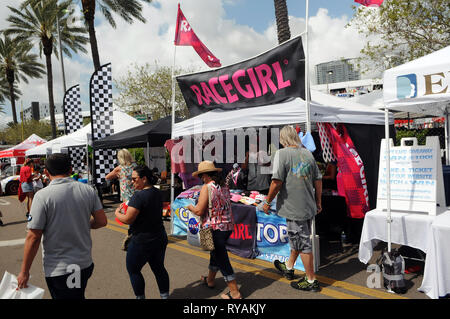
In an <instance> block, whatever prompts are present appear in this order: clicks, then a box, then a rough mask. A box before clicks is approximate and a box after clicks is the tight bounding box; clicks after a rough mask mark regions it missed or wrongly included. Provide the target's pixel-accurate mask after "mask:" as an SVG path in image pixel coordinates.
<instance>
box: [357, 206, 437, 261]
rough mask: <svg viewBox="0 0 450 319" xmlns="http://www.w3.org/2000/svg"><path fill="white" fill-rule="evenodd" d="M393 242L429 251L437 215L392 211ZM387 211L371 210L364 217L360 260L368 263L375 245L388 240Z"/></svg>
mask: <svg viewBox="0 0 450 319" xmlns="http://www.w3.org/2000/svg"><path fill="white" fill-rule="evenodd" d="M391 218H392V223H391V242H392V243H396V244H400V245H406V246H410V247H414V248H418V249H420V250H422V251H423V252H425V253H426V252H427V248H428V247H427V243H428V238H430V234H431V224H432V223H433V221H434V219H435V217H434V216H430V215H426V214H421V213H404V212H402V213H400V212H391ZM387 233H388V223H387V212H383V211H379V210H371V211H370V212H367V213H366V216H365V217H364V225H363V229H362V233H361V240H360V243H359V254H358V257H359V260H360V261H361V262H363V263H365V264H367V263H368V262H369V260H370V258H371V257H372V253H373V247H374V246H375V245H376V244H377V242H379V241H385V242H387V238H388V236H387Z"/></svg>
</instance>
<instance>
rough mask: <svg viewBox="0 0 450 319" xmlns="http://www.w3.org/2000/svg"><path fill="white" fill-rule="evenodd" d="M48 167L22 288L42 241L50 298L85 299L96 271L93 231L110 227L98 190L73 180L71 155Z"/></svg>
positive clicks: (33, 216)
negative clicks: (86, 289) (93, 253)
mask: <svg viewBox="0 0 450 319" xmlns="http://www.w3.org/2000/svg"><path fill="white" fill-rule="evenodd" d="M45 166H46V169H45V170H46V172H45V173H46V174H47V175H48V176H49V177H50V180H51V182H50V184H49V185H48V186H47V187H45V188H43V189H42V190H40V191H39V192H38V193H37V194H36V196H35V197H34V201H33V204H32V206H31V212H30V217H29V218H28V234H27V238H26V241H25V248H24V258H23V262H22V268H21V272H20V274H19V276H18V277H17V281H18V288H19V289H21V288H26V287H27V283H28V279H29V270H30V268H31V265H32V263H33V260H34V257H35V256H36V253H37V251H38V249H39V245H40V243H41V237H42V238H43V240H42V246H43V249H42V259H43V264H44V273H45V279H46V282H47V286H48V288H49V291H50V294H51V296H52V298H53V299H73V298H75V299H84V290H85V288H86V285H87V281H88V279H89V277H90V276H91V274H92V271H93V267H94V264H93V262H92V255H91V250H92V240H91V233H90V230H91V229H97V228H101V227H104V226H106V224H107V219H106V215H105V212H104V211H103V206H102V204H101V202H100V200H99V198H98V196H97V194H96V192H95V190H94V189H93V188H92V187H91V186H88V185H86V184H83V183H80V182H77V181H75V180H73V179H72V178H70V174H71V160H70V157H69V156H67V155H66V154H61V153H57V154H52V155H50V156H49V157H48V158H47V161H46V163H45Z"/></svg>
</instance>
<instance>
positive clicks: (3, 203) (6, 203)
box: [0, 199, 11, 206]
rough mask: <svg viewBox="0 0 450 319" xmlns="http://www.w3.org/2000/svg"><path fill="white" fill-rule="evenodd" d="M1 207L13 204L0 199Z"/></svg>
mask: <svg viewBox="0 0 450 319" xmlns="http://www.w3.org/2000/svg"><path fill="white" fill-rule="evenodd" d="M0 205H2V206H7V205H11V203H10V202H8V201H7V200H4V199H0Z"/></svg>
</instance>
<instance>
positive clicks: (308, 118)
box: [305, 0, 320, 272]
mask: <svg viewBox="0 0 450 319" xmlns="http://www.w3.org/2000/svg"><path fill="white" fill-rule="evenodd" d="M308 20H309V0H306V15H305V25H306V27H305V106H306V132H307V133H309V134H311V112H310V95H309V52H308V33H309V32H308ZM311 234H312V235H311V236H312V238H311V244H312V253H313V261H314V272H317V271H319V260H318V258H320V253H319V254H317V251H316V249H317V248H316V246H317V245H316V244H317V243H316V217H315V216H314V217H313V218H312V220H311Z"/></svg>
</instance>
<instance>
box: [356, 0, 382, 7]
mask: <svg viewBox="0 0 450 319" xmlns="http://www.w3.org/2000/svg"><path fill="white" fill-rule="evenodd" d="M355 2H357V3H360V4H362V5H363V6H366V7H379V6H381V4H382V3H383V0H355Z"/></svg>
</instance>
